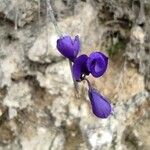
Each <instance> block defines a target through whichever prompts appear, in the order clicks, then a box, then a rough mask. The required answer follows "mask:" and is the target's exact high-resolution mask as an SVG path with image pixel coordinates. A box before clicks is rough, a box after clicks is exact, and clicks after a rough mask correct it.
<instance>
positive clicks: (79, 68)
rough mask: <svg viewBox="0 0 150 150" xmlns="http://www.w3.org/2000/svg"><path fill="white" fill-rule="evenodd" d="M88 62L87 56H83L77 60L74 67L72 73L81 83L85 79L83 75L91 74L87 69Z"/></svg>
mask: <svg viewBox="0 0 150 150" xmlns="http://www.w3.org/2000/svg"><path fill="white" fill-rule="evenodd" d="M87 60H88V56H87V55H81V56H79V57H78V58H76V59H75V61H74V64H73V67H72V73H73V77H74V79H75V80H76V81H81V80H82V78H83V75H88V74H89V71H88V68H87Z"/></svg>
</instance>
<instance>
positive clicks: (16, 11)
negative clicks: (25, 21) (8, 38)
mask: <svg viewBox="0 0 150 150" xmlns="http://www.w3.org/2000/svg"><path fill="white" fill-rule="evenodd" d="M17 29H18V4H16V6H15V30H17Z"/></svg>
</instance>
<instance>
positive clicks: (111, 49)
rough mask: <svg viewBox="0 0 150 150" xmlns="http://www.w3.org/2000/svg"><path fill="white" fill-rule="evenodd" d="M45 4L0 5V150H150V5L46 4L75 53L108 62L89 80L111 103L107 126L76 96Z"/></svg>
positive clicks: (109, 1) (105, 0)
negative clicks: (73, 41) (74, 43)
mask: <svg viewBox="0 0 150 150" xmlns="http://www.w3.org/2000/svg"><path fill="white" fill-rule="evenodd" d="M47 2H48V0H47V1H46V0H42V1H40V0H19V1H17V0H1V1H0V150H49V149H52V150H99V149H101V150H137V149H142V150H149V149H150V144H149V135H148V133H149V125H150V122H149V118H150V116H149V100H150V93H149V89H150V84H149V83H150V82H149V81H150V53H149V52H150V45H149V43H150V29H149V25H150V2H149V1H148V0H144V1H143V0H139V1H134V0H133V1H129V0H81V1H79V0H51V4H52V8H53V9H54V15H55V17H56V19H57V23H58V27H59V30H60V31H61V32H62V33H63V34H69V35H72V36H75V35H79V37H80V39H81V42H82V51H81V52H80V53H81V54H83V53H86V54H90V53H91V52H92V51H93V50H97V51H99V50H101V51H103V52H104V53H106V54H107V55H109V56H110V59H109V67H108V71H107V72H106V74H105V75H104V76H103V77H101V78H100V79H93V78H92V77H91V76H90V77H89V80H90V81H91V83H92V85H93V86H95V87H96V88H97V89H98V90H99V91H100V92H101V93H102V94H104V95H105V96H106V97H108V98H109V99H110V101H111V103H112V106H113V109H114V113H113V115H111V116H110V117H109V118H108V119H99V118H96V117H95V116H94V115H93V113H92V111H91V106H90V101H89V98H88V95H87V85H86V83H84V82H82V83H79V84H78V85H79V95H78V97H77V96H76V95H75V90H74V86H73V81H72V77H71V71H70V68H69V62H68V60H66V59H65V58H64V57H62V56H61V55H60V54H59V53H58V51H57V50H56V40H57V38H58V37H59V35H58V33H57V31H56V30H55V27H54V23H53V21H52V20H51V19H50V11H49V8H48V7H47Z"/></svg>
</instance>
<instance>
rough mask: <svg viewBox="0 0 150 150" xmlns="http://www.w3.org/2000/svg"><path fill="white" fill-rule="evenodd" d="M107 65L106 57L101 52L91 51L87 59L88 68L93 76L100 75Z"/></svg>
mask: <svg viewBox="0 0 150 150" xmlns="http://www.w3.org/2000/svg"><path fill="white" fill-rule="evenodd" d="M107 65H108V57H107V56H105V55H104V54H103V53H101V52H93V53H91V54H90V56H89V58H88V60H87V67H88V70H89V72H90V73H91V74H92V75H93V76H94V77H100V76H102V75H103V74H104V73H105V71H106V69H107Z"/></svg>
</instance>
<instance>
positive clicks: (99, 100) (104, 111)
mask: <svg viewBox="0 0 150 150" xmlns="http://www.w3.org/2000/svg"><path fill="white" fill-rule="evenodd" d="M89 98H90V101H91V105H92V111H93V113H94V114H95V115H96V116H97V117H99V118H107V117H108V116H109V115H110V114H111V113H112V107H111V105H110V103H109V101H108V100H107V99H106V98H105V97H103V96H102V95H101V94H99V93H98V92H97V91H96V90H95V89H93V88H89Z"/></svg>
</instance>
